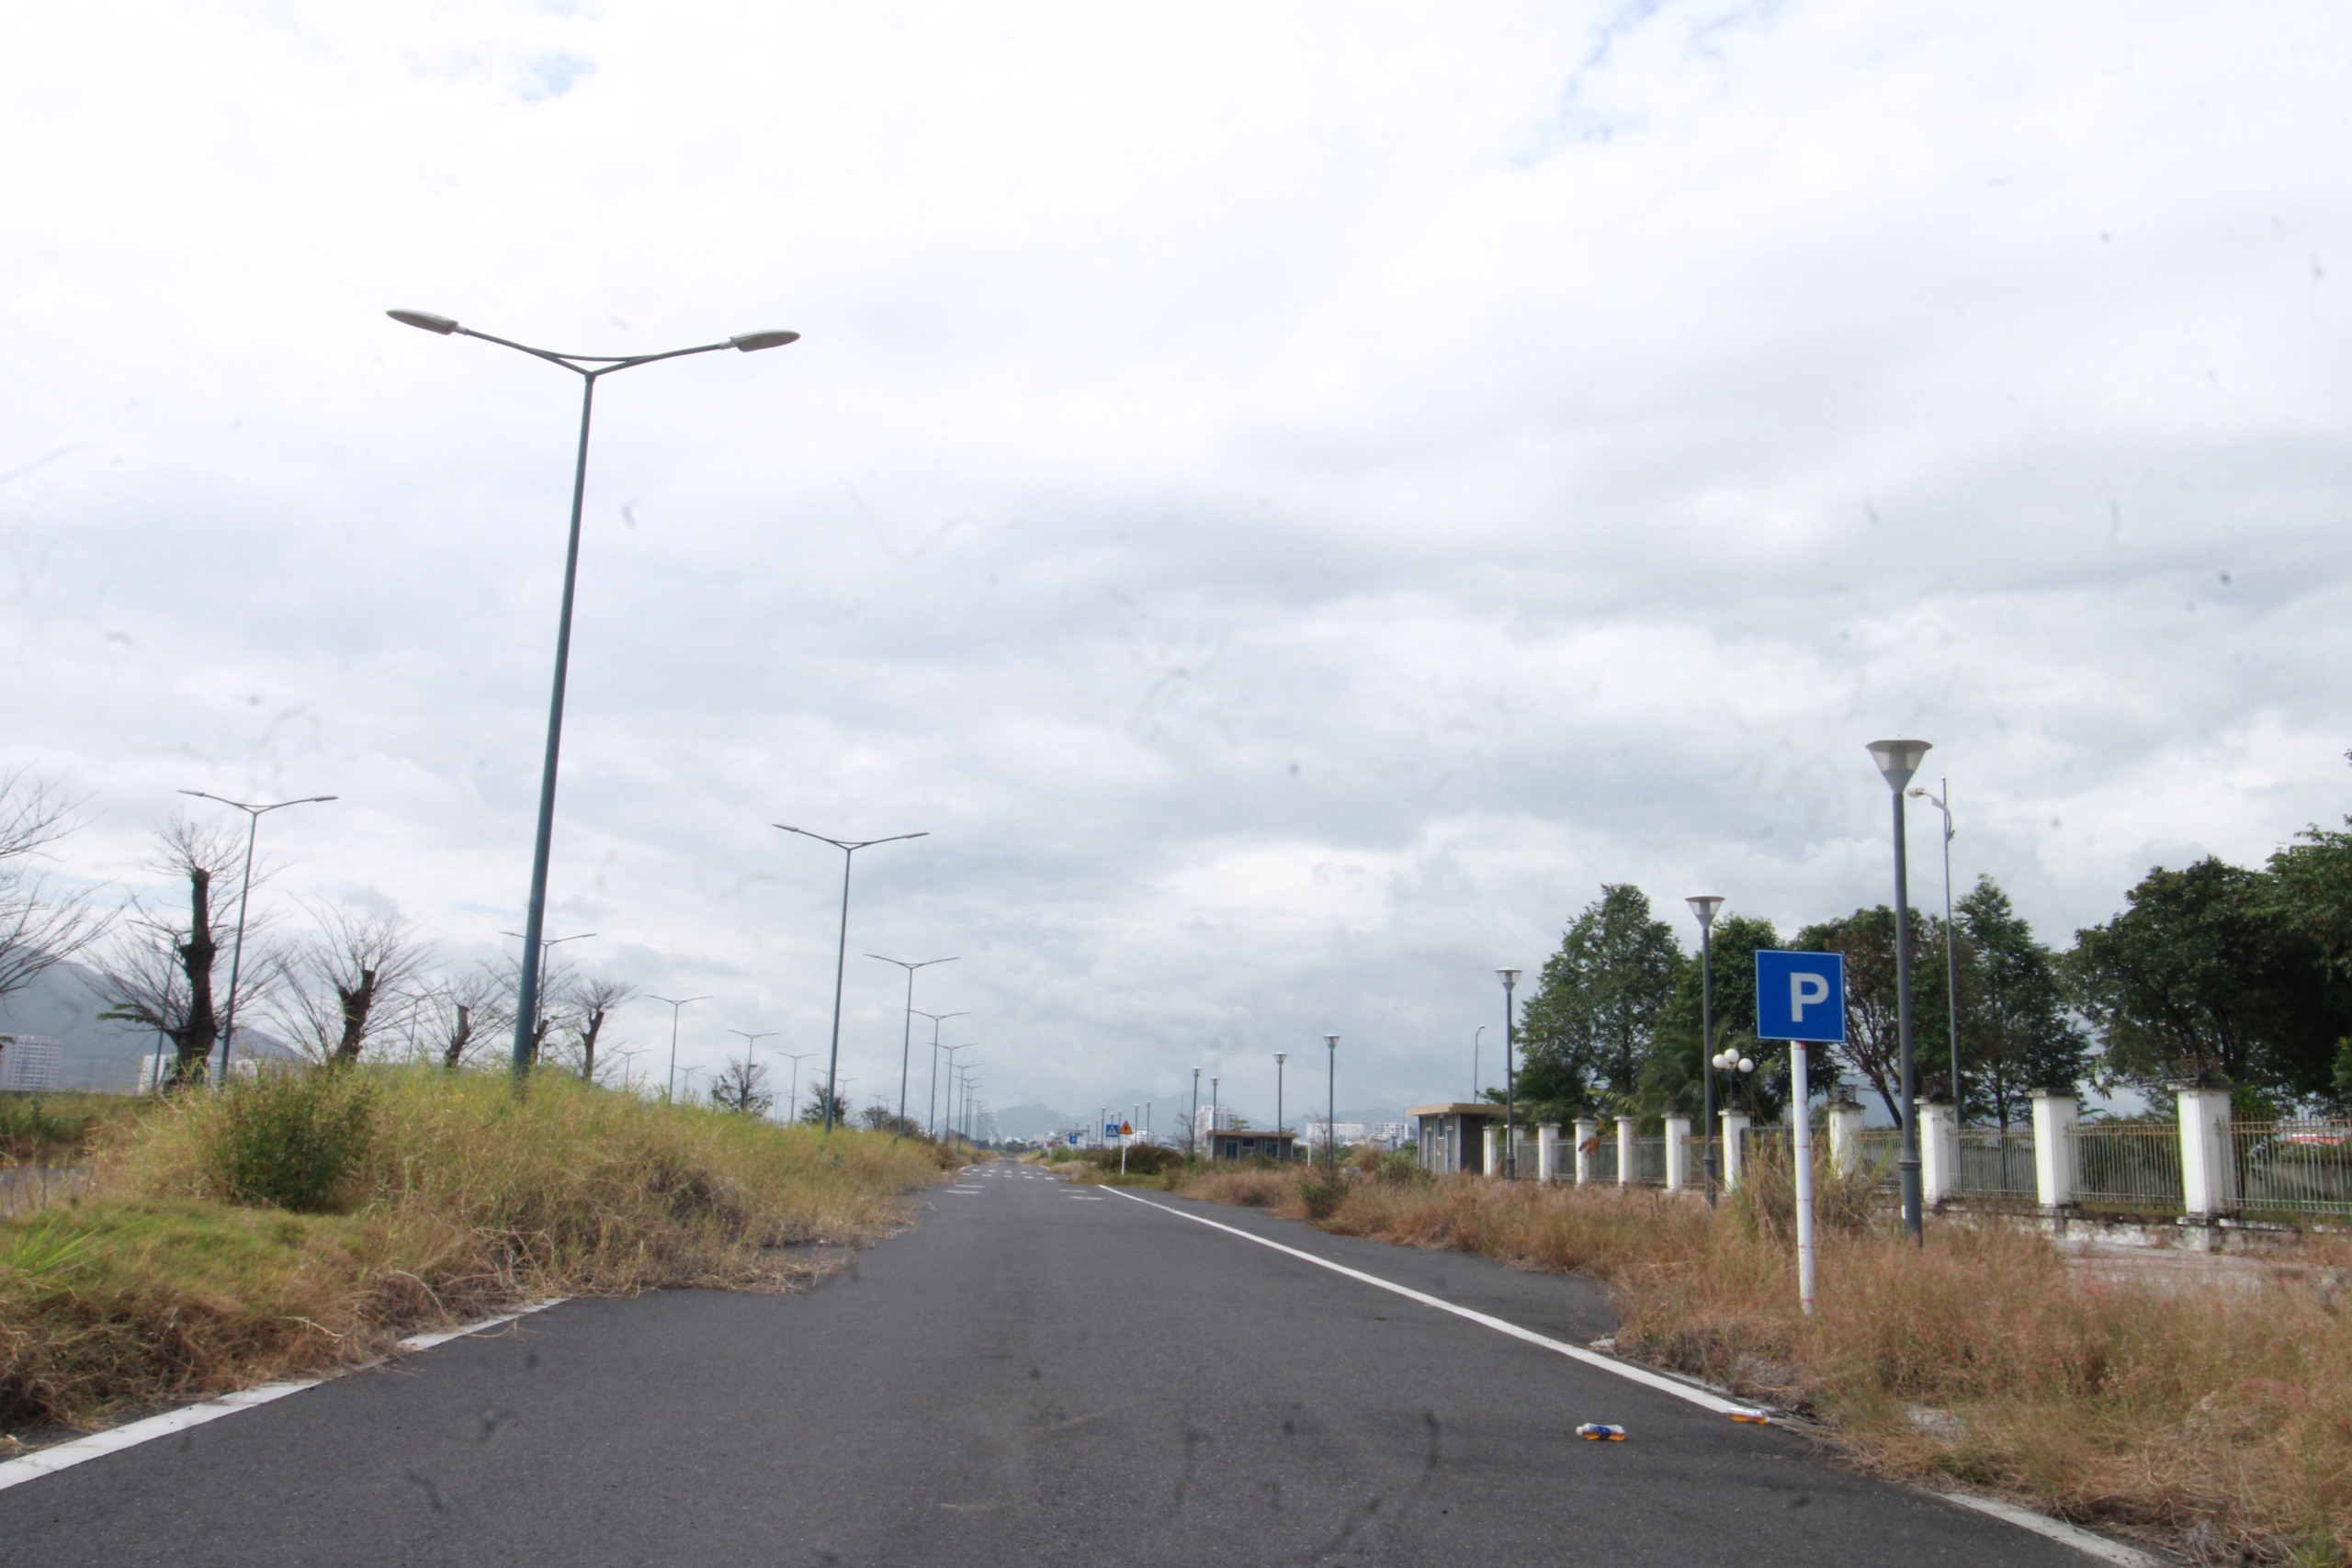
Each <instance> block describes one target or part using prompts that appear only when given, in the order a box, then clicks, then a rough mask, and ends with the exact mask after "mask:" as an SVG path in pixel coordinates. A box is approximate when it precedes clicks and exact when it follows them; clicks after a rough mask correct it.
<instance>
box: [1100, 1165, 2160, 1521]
mask: <svg viewBox="0 0 2352 1568" xmlns="http://www.w3.org/2000/svg"><path fill="white" fill-rule="evenodd" d="M1111 1190H1112V1191H1114V1192H1118V1194H1119V1196H1120V1197H1122V1198H1131V1199H1134V1200H1135V1201H1136V1202H1138V1203H1141V1204H1142V1205H1143V1206H1144V1207H1145V1208H1147V1209H1158V1210H1159V1212H1160V1213H1163V1214H1173V1215H1175V1216H1176V1217H1177V1218H1178V1219H1180V1220H1191V1221H1193V1223H1195V1224H1204V1225H1207V1226H1208V1227H1209V1228H1210V1229H1212V1230H1221V1231H1224V1232H1225V1233H1226V1234H1227V1235H1238V1236H1239V1237H1240V1238H1241V1239H1242V1240H1244V1241H1254V1242H1256V1243H1257V1244H1258V1245H1259V1246H1260V1247H1272V1248H1273V1249H1274V1250H1275V1251H1276V1252H1283V1253H1288V1254H1289V1255H1290V1256H1291V1257H1293V1258H1298V1259H1300V1260H1302V1261H1304V1262H1307V1263H1312V1264H1314V1265H1315V1266H1316V1267H1317V1269H1329V1270H1331V1272H1332V1273H1334V1274H1344V1275H1346V1276H1347V1277H1348V1278H1349V1279H1351V1280H1362V1281H1363V1283H1365V1284H1367V1285H1374V1286H1377V1287H1378V1288H1379V1289H1381V1290H1384V1291H1393V1292H1396V1293H1397V1295H1400V1296H1403V1297H1405V1298H1406V1299H1407V1300H1408V1301H1416V1302H1419V1303H1421V1304H1422V1305H1424V1306H1432V1307H1435V1308H1437V1310H1438V1311H1440V1312H1450V1313H1452V1314H1453V1315H1454V1316H1456V1317H1462V1318H1467V1319H1469V1320H1470V1321H1471V1322H1472V1323H1476V1324H1480V1325H1484V1326H1486V1327H1487V1328H1491V1329H1493V1330H1494V1331H1495V1332H1496V1333H1498V1334H1507V1335H1509V1336H1510V1337H1512V1338H1514V1339H1521V1340H1524V1341H1526V1342H1527V1343H1528V1344H1530V1345H1540V1346H1542V1347H1543V1348H1544V1349H1546V1350H1556V1351H1558V1352H1559V1353H1560V1354H1561V1355H1563V1356H1566V1357H1567V1358H1568V1359H1571V1360H1576V1361H1582V1362H1583V1363H1585V1364H1586V1365H1587V1366H1589V1367H1597V1368H1599V1369H1600V1371H1604V1372H1611V1373H1614V1374H1615V1375H1616V1376H1618V1377H1621V1378H1623V1379H1625V1380H1626V1381H1627V1382H1637V1383H1640V1384H1642V1385H1643V1386H1644V1387H1645V1388H1654V1389H1657V1391H1658V1392H1659V1393H1670V1394H1672V1395H1674V1397H1675V1398H1677V1399H1684V1400H1688V1401H1690V1402H1691V1404H1696V1405H1699V1406H1701V1407H1702V1408H1703V1409H1707V1410H1713V1411H1715V1412H1717V1413H1718V1414H1721V1415H1729V1414H1731V1413H1732V1412H1734V1411H1744V1410H1747V1409H1749V1408H1751V1406H1748V1405H1745V1404H1733V1403H1732V1402H1731V1401H1730V1400H1727V1399H1720V1398H1717V1397H1716V1396H1715V1395H1713V1394H1712V1393H1708V1392H1707V1391H1706V1390H1704V1389H1702V1388H1693V1387H1692V1386H1691V1385H1690V1384H1689V1383H1686V1382H1677V1381H1675V1380H1674V1379H1671V1378H1668V1377H1663V1376H1660V1375H1659V1374H1658V1373H1657V1372H1653V1371H1649V1370H1648V1369H1647V1368H1645V1367H1637V1366H1634V1365H1633V1364H1632V1363H1631V1362H1628V1361H1620V1360H1617V1359H1614V1358H1613V1357H1610V1356H1604V1355H1602V1354H1600V1352H1599V1351H1598V1350H1588V1349H1586V1348H1584V1347H1583V1346H1581V1345H1569V1344H1565V1343H1563V1342H1562V1341H1560V1340H1557V1339H1553V1338H1548V1337H1545V1336H1544V1335H1541V1334H1538V1333H1535V1332H1534V1331H1533V1330H1532V1329H1526V1328H1521V1327H1520V1326H1519V1325H1517V1324H1515V1323H1506V1322H1504V1321H1503V1320H1502V1319H1501V1318H1499V1317H1490V1316H1488V1315H1487V1314H1485V1313H1483V1312H1475V1311H1473V1310H1472V1309H1470V1308H1469V1307H1465V1306H1457V1305H1455V1304H1454V1303H1452V1302H1449V1301H1446V1300H1444V1299H1443V1298H1442V1297H1439V1296H1432V1295H1430V1294H1428V1293H1426V1292H1421V1291H1416V1290H1414V1289H1412V1288H1411V1287H1410V1286H1408V1285H1399V1284H1397V1283H1396V1282H1394V1281H1393V1280H1384V1279H1382V1278H1380V1277H1379V1276H1378V1275H1376V1274H1367V1273H1364V1272H1363V1270H1362V1269H1351V1268H1349V1267H1348V1266H1347V1265H1346V1264H1344V1263H1334V1262H1332V1261H1331V1260H1330V1259H1329V1258H1317V1257H1316V1256H1315V1254H1313V1253H1311V1252H1302V1251H1300V1250H1299V1249H1298V1248H1297V1247H1284V1246H1283V1244H1282V1243H1281V1242H1278V1241H1272V1240H1269V1239H1268V1238H1266V1237H1265V1236H1262V1235H1250V1233H1249V1232H1248V1231H1245V1230H1243V1229H1241V1228H1240V1227H1239V1226H1238V1225H1228V1224H1222V1223H1221V1222H1219V1221H1216V1220H1212V1219H1209V1218H1208V1217H1206V1216H1205V1215H1202V1214H1189V1213H1185V1212H1184V1211H1183V1210H1182V1209H1171V1208H1170V1207H1169V1206H1168V1205H1167V1204H1165V1203H1155V1202H1153V1201H1151V1200H1150V1199H1148V1198H1136V1195H1135V1194H1134V1193H1132V1192H1125V1191H1120V1190H1119V1189H1118V1188H1115V1187H1114V1188H1112V1189H1111ZM1919 1490H1921V1491H1927V1492H1928V1495H1929V1496H1931V1497H1940V1498H1942V1499H1943V1500H1944V1501H1945V1502H1947V1503H1957V1504H1959V1505H1960V1506H1962V1507H1963V1508H1973V1509H1974V1510H1975V1511H1976V1512H1978V1513H1980V1514H1985V1515H1989V1516H1990V1517H1994V1518H1996V1519H1999V1520H2001V1521H2003V1522H2004V1523H2006V1524H2012V1525H2015V1526H2017V1527H2018V1529H2025V1530H2031V1531H2032V1532H2033V1533H2034V1534H2036V1535H2039V1536H2044V1537H2047V1538H2048V1539H2050V1540H2055V1541H2059V1542H2062V1543H2064V1545H2067V1546H2071V1547H2073V1548H2074V1549H2075V1551H2080V1552H2083V1553H2084V1554H2085V1555H2086V1556H2090V1557H2095V1558H2097V1559H2098V1561H2100V1562H2112V1563H2115V1564H2117V1565H2118V1568H2164V1560H2163V1559H2162V1558H2159V1557H2156V1556H2154V1555H2152V1554H2151V1553H2148V1552H2145V1551H2141V1550H2139V1549H2138V1548H2137V1547H2131V1546H2125V1545H2124V1544H2122V1543H2121V1542H2120V1541H2114V1540H2108V1539H2107V1538H2106V1537H2105V1536H2102V1535H2094V1534H2092V1533H2091V1532H2090V1531H2089V1530H2086V1529H2082V1528H2080V1527H2079V1526H2076V1525H2070V1524H2068V1523H2067V1522H2066V1521H2065V1520H2064V1519H2053V1518H2052V1517H2049V1516H2048V1515H2046V1514H2037V1513H2035V1512H2034V1511H2033V1510H2032V1509H2030V1508H2022V1507H2019V1506H2018V1505H2016V1504H2015V1503H2004V1502H2002V1501H2000V1500H1999V1499H1998V1498H1994V1497H1975V1496H1970V1495H1967V1494H1965V1493H1960V1492H1936V1491H1930V1490H1928V1488H1925V1487H1922V1488H1919Z"/></svg>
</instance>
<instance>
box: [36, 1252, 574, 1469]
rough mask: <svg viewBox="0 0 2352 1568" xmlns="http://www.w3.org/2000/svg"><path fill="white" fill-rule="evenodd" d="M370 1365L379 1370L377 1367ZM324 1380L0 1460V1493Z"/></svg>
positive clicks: (496, 1322) (444, 1338)
mask: <svg viewBox="0 0 2352 1568" xmlns="http://www.w3.org/2000/svg"><path fill="white" fill-rule="evenodd" d="M561 1300H563V1298H562V1297H561V1296H558V1297H556V1298H555V1300H554V1301H545V1302H533V1303H531V1304H530V1305H529V1306H526V1307H524V1308H523V1309H522V1310H520V1311H519V1312H510V1313H505V1314H501V1315H500V1316H497V1317H486V1318H483V1319H482V1320H481V1322H480V1323H469V1324H467V1325H465V1326H464V1327H462V1328H452V1329H448V1330H447V1331H445V1332H443V1333H439V1334H419V1335H417V1336H415V1337H413V1338H408V1339H403V1340H401V1342H400V1344H399V1345H398V1346H397V1347H395V1348H396V1349H397V1350H401V1351H409V1350H430V1349H431V1348H433V1347H434V1346H435V1345H446V1344H447V1343H448V1342H449V1341H450V1340H452V1339H462V1338H464V1337H466V1336H467V1335H469V1334H480V1333H481V1332H483V1331H484V1330H485V1329H492V1328H496V1327H499V1326H500V1325H503V1324H509V1323H512V1322H514V1321H515V1319H516V1318H518V1317H528V1316H529V1315H530V1314H533V1313H535V1312H545V1311H546V1310H547V1309H548V1308H549V1307H551V1306H554V1305H555V1304H556V1303H557V1302H560V1301H561ZM375 1364H376V1365H379V1366H380V1365H381V1364H382V1363H381V1362H378V1363H375ZM360 1370H361V1369H359V1368H357V1367H354V1368H352V1369H351V1371H360ZM337 1375H340V1374H337ZM326 1381H327V1380H326V1379H325V1378H298V1379H293V1380H289V1381H288V1382H266V1383H263V1384H261V1385H260V1386H258V1387H256V1388H244V1389H239V1390H238V1391H237V1392H236V1393H224V1394H222V1395H221V1396H220V1398H218V1399H208V1400H206V1401H205V1402H204V1403H203V1404H190V1405H187V1406H186V1407H184V1408H182V1409H179V1410H167V1411H165V1412H164V1414H162V1415H161V1416H148V1417H147V1418H146V1419H144V1420H142V1421H127V1422H125V1423H124V1424H123V1425H121V1426H119V1427H108V1428H107V1430H105V1431H103V1432H93V1433H91V1434H90V1435H89V1436H88V1437H86V1438H74V1440H73V1441H71V1442H65V1443H59V1444H57V1445H56V1446H55V1447H53V1448H46V1449H36V1450H34V1451H32V1452H31V1453H28V1454H24V1455H21V1456H19V1457H18V1458H16V1459H12V1460H8V1461H0V1492H6V1490H7V1489H8V1488H9V1487H11V1486H21V1485H23V1484H24V1483H26V1482H28V1481H37V1480H39V1479H40V1477H42V1476H44V1475H53V1474H55V1473H56V1472H59V1471H61V1470H71V1469H73V1468H74V1466H75V1465H77V1464H87V1463H88V1462H89V1461H92V1460H94V1459H103V1458H105V1457H106V1456H107V1454H111V1453H120V1452H121V1451H122V1450H125V1449H134V1448H137V1447H138V1446H139V1445H140V1444H141V1443H152V1442H153V1441H154V1440H155V1439H156V1438H168V1437H170V1436H171V1435H172V1434H173V1433H175V1432H185V1431H187V1429H188V1428H189V1427H201V1426H203V1425H204V1424H205V1423H206V1422H208V1421H218V1420H219V1419H220V1417H222V1416H234V1415H235V1414H236V1413H237V1412H238V1411H240V1410H251V1409H252V1408H254V1406H255V1405H257V1404H269V1403H270V1402H271V1401H273V1400H278V1399H283V1398H285V1397H286V1396H287V1395H288V1394H289V1393H301V1392H302V1391H303V1390H304V1389H306V1388H316V1387H318V1386H319V1385H320V1384H321V1383H322V1382H326Z"/></svg>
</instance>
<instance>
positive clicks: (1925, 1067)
mask: <svg viewBox="0 0 2352 1568" xmlns="http://www.w3.org/2000/svg"><path fill="white" fill-rule="evenodd" d="M1796 945H1797V948H1798V950H1799V951H1801V952H1806V953H1844V954H1845V955H1846V1043H1845V1044H1843V1045H1840V1046H1838V1047H1836V1048H1835V1050H1836V1053H1837V1059H1838V1060H1839V1061H1841V1062H1843V1063H1844V1064H1845V1065H1846V1066H1848V1067H1849V1068H1851V1069H1852V1070H1853V1071H1854V1072H1855V1073H1856V1074H1858V1075H1860V1077H1862V1078H1863V1079H1864V1080H1865V1081H1867V1082H1868V1083H1869V1084H1870V1086H1871V1089H1873V1090H1874V1091H1876V1093H1877V1095H1878V1097H1879V1100H1880V1102H1881V1103H1882V1104H1883V1105H1884V1106H1885V1107H1886V1113H1887V1114H1888V1115H1889V1116H1893V1117H1895V1118H1897V1119H1898V1120H1899V1119H1900V1118H1901V1116H1902V1114H1903V1111H1902V1105H1903V1072H1902V1045H1901V1040H1900V1037H1899V1032H1898V1030H1897V1028H1896V1024H1897V1021H1898V1010H1897V1008H1896V1005H1895V1000H1896V998H1895V963H1894V910H1893V909H1891V908H1888V907H1887V906H1886V905H1884V904H1881V905H1880V906H1879V907H1878V908H1874V909H1857V910H1855V911H1854V912H1853V913H1852V914H1850V915H1848V916H1846V917H1845V918H1844V919H1836V920H1823V921H1821V922H1820V923H1818V924H1816V925H1810V926H1807V927H1805V928H1804V930H1803V931H1799V932H1797V940H1796ZM1954 948H1955V953H1954V956H1955V957H1956V958H1957V959H1958V961H1959V962H1960V963H1961V964H1962V965H1965V964H1967V963H1968V959H1969V954H1968V951H1967V949H1966V947H1965V946H1964V945H1963V944H1960V943H1957V942H1956V943H1954ZM1962 972H1963V973H1965V972H1966V971H1965V969H1964V968H1963V971H1962ZM1911 1053H1912V1059H1913V1070H1914V1071H1915V1072H1917V1075H1918V1087H1919V1092H1920V1093H1922V1094H1932V1093H1935V1092H1936V1091H1937V1089H1938V1088H1939V1087H1940V1086H1942V1084H1943V1081H1944V1080H1945V1079H1946V1078H1948V1077H1951V1068H1950V1067H1949V1066H1948V1065H1947V1064H1948V1063H1949V1062H1950V1061H1951V1028H1950V1024H1949V1011H1948V1009H1947V1008H1946V1006H1945V1004H1944V923H1943V922H1942V921H1941V920H1939V919H1929V918H1928V917H1926V916H1923V915H1921V914H1920V913H1919V911H1917V909H1914V910H1912V911H1911Z"/></svg>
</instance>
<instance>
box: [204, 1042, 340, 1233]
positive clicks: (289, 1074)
mask: <svg viewBox="0 0 2352 1568" xmlns="http://www.w3.org/2000/svg"><path fill="white" fill-rule="evenodd" d="M372 1109H373V1106H372V1100H371V1098H370V1096H369V1094H368V1080H367V1078H366V1077H363V1076H362V1075H360V1074H358V1073H353V1072H334V1071H329V1070H326V1069H322V1068H309V1069H297V1070H294V1071H281V1072H264V1073H262V1074H260V1075H258V1076H257V1077H253V1078H249V1079H246V1080H244V1081H243V1082H241V1083H234V1084H232V1085H230V1086H229V1087H228V1088H227V1089H224V1090H222V1091H221V1093H220V1109H219V1114H218V1115H216V1116H215V1117H214V1118H213V1119H212V1122H211V1124H210V1126H209V1128H208V1129H207V1133H208V1134H209V1135H208V1136H207V1137H206V1139H205V1147H204V1156H205V1163H206V1164H207V1166H208V1167H209V1173H208V1174H209V1176H210V1178H211V1186H212V1189H213V1192H212V1195H213V1196H214V1197H218V1198H225V1199H227V1200H228V1201H231V1202H232V1203H248V1204H266V1205H267V1206H269V1207H271V1208H274V1209H288V1210H291V1211H292V1212H294V1213H298V1214H316V1213H325V1212H327V1211H328V1210H330V1209H333V1208H334V1207H336V1206H337V1203H338V1201H339V1200H340V1199H342V1198H343V1197H345V1191H344V1189H345V1184H346V1183H347V1182H348V1181H349V1179H350V1178H351V1176H352V1175H353V1173H354V1172H355V1171H356V1170H357V1169H358V1168H359V1165H360V1163H361V1161H363V1160H364V1159H365V1158H366V1157H367V1155H368V1137H369V1133H370V1131H371V1121H372V1118H371V1115H370V1112H371V1111H372Z"/></svg>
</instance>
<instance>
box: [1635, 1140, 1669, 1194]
mask: <svg viewBox="0 0 2352 1568" xmlns="http://www.w3.org/2000/svg"><path fill="white" fill-rule="evenodd" d="M1633 1179H1634V1185H1635V1186H1637V1187H1663V1186H1665V1185H1666V1140H1665V1139H1664V1138H1635V1139H1634V1171H1633Z"/></svg>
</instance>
